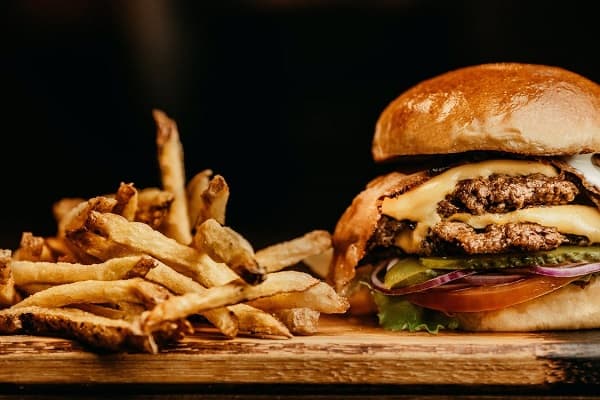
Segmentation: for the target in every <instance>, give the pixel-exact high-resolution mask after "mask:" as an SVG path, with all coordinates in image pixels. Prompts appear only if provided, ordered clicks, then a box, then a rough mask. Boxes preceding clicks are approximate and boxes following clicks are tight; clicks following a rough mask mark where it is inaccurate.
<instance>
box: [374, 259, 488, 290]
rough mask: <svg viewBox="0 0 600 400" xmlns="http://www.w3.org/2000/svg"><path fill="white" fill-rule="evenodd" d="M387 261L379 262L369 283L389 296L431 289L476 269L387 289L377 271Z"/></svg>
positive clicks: (467, 274)
mask: <svg viewBox="0 0 600 400" xmlns="http://www.w3.org/2000/svg"><path fill="white" fill-rule="evenodd" d="M386 265H387V263H381V264H379V265H378V266H377V267H376V268H375V269H374V270H373V273H372V274H371V283H372V284H373V288H374V289H375V290H377V291H379V292H381V293H385V294H387V295H390V296H402V295H405V294H409V293H416V292H422V291H424V290H428V289H433V288H435V287H438V286H440V285H443V284H444V283H447V282H451V281H455V280H457V279H461V278H464V277H465V276H469V275H473V274H475V273H476V271H464V270H456V271H452V272H448V273H447V274H444V275H440V276H436V277H435V278H432V279H429V280H426V281H425V282H421V283H417V284H415V285H410V286H406V287H403V288H398V289H389V288H387V287H385V285H384V283H383V282H382V281H381V279H379V276H378V275H379V273H380V272H381V271H382V270H383V269H384V268H386Z"/></svg>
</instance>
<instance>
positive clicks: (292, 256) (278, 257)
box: [254, 230, 331, 272]
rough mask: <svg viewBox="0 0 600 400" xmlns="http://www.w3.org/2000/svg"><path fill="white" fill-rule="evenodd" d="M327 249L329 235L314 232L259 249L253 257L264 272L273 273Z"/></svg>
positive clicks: (329, 241)
mask: <svg viewBox="0 0 600 400" xmlns="http://www.w3.org/2000/svg"><path fill="white" fill-rule="evenodd" d="M329 248H331V234H330V233H329V232H327V231H321V230H315V231H312V232H309V233H307V234H306V235H304V236H301V237H299V238H296V239H293V240H290V241H287V242H282V243H278V244H275V245H272V246H269V247H266V248H264V249H261V250H259V251H257V252H256V254H255V256H254V257H255V258H256V260H257V261H258V263H259V264H260V265H261V266H262V267H264V268H265V270H266V272H274V271H279V270H282V269H283V268H286V267H289V266H292V265H294V264H297V263H299V262H300V261H302V260H304V259H305V258H307V257H310V256H314V255H316V254H320V253H322V252H324V251H325V250H327V249H329Z"/></svg>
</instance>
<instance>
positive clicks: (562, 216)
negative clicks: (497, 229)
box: [448, 204, 600, 242]
mask: <svg viewBox="0 0 600 400" xmlns="http://www.w3.org/2000/svg"><path fill="white" fill-rule="evenodd" d="M448 219H449V220H450V221H460V222H465V223H467V224H469V225H471V226H472V227H473V228H476V229H482V228H485V227H486V226H488V225H491V224H494V225H502V224H508V223H515V222H533V223H536V224H540V225H543V226H551V227H554V228H556V229H557V230H558V231H559V232H561V233H571V234H573V235H581V236H586V237H587V238H588V239H589V240H590V241H592V242H600V212H599V211H598V209H597V208H595V207H589V206H582V205H574V204H573V205H564V206H549V207H531V208H523V209H521V210H516V211H511V212H508V213H506V214H482V215H471V214H467V213H460V214H454V215H453V216H451V217H450V218H448Z"/></svg>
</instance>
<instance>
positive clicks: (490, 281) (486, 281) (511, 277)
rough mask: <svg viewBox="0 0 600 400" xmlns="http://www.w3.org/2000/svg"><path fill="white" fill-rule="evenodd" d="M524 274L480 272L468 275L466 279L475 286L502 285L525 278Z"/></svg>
mask: <svg viewBox="0 0 600 400" xmlns="http://www.w3.org/2000/svg"><path fill="white" fill-rule="evenodd" d="M525 277H526V275H524V274H508V275H507V274H504V275H503V274H485V273H483V274H482V273H479V274H475V275H471V276H466V277H465V278H464V281H465V282H467V283H469V284H471V285H473V286H486V285H500V284H503V283H512V282H516V281H518V280H520V279H523V278H525Z"/></svg>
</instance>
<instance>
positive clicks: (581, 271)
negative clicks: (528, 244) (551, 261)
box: [531, 263, 600, 278]
mask: <svg viewBox="0 0 600 400" xmlns="http://www.w3.org/2000/svg"><path fill="white" fill-rule="evenodd" d="M599 271H600V263H572V264H561V265H556V266H553V267H549V266H545V265H535V266H533V267H531V272H533V273H534V274H538V275H545V276H553V277H559V278H571V277H577V276H583V275H589V274H593V273H595V272H599Z"/></svg>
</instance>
